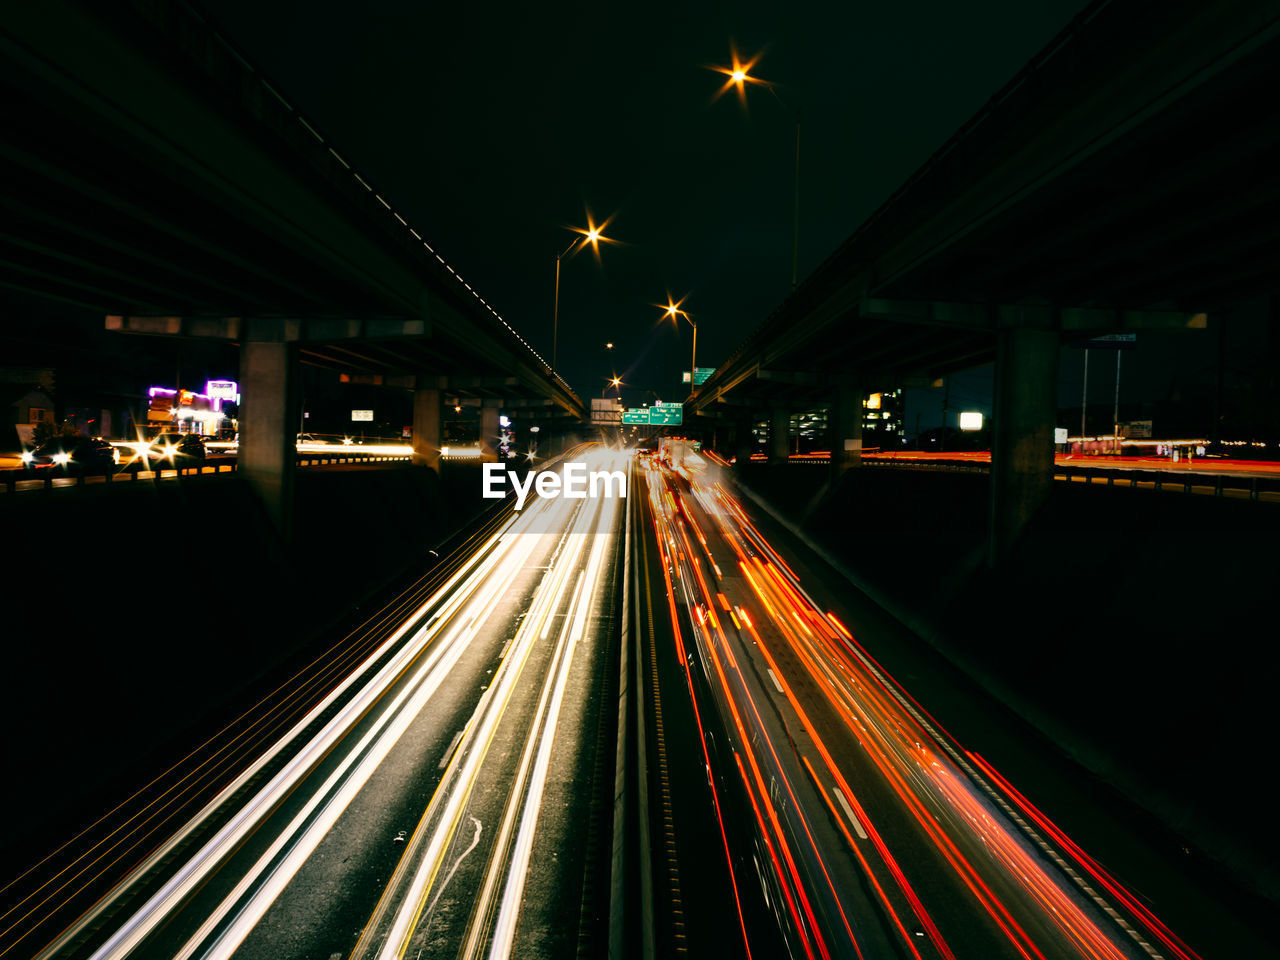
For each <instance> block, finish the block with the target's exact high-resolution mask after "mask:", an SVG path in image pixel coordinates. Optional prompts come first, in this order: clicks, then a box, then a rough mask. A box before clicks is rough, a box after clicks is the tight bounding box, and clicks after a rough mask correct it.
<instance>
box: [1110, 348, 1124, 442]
mask: <svg viewBox="0 0 1280 960" xmlns="http://www.w3.org/2000/svg"><path fill="white" fill-rule="evenodd" d="M1122 353H1123V351H1121V350H1116V408H1115V413H1114V415H1113V416H1112V418H1111V422H1112V424H1114V426H1113V427H1112V429H1111V435H1112V436H1113V437H1114V438H1115V439H1114V443H1115V451H1116V453H1119V452H1120V357H1121V356H1122Z"/></svg>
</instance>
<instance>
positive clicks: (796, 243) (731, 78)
mask: <svg viewBox="0 0 1280 960" xmlns="http://www.w3.org/2000/svg"><path fill="white" fill-rule="evenodd" d="M731 56H732V58H733V66H732V67H712V68H711V69H712V70H714V71H716V72H717V73H722V74H724V75H725V76H726V77H728V79H727V80H726V81H725V84H724V86H723V87H721V88H720V90H719V91H718V92H717V93H716V99H719V98H720V97H721V96H723V95H724V94H725V93H726V92H728V91H729V90H730V89H731V88H736V89H737V91H738V100H739V101H740V102H741V103H742V105H743V106H744V107H745V106H746V104H747V84H753V85H755V86H757V87H764V88H765V89H767V90H768V91H769V92H770V93H772V94H773V98H774V99H775V100H777V101H778V102H779V103H780V104H782V106H783V108H784V109H786V110H789V111H790V112H791V113H793V114H794V115H795V118H796V170H795V203H794V205H793V210H792V219H791V289H792V290H794V289H795V288H796V269H797V265H798V262H799V259H800V108H799V107H795V106H792V105H791V104H789V103H787V102H786V101H785V100H783V99H782V95H781V94H779V93H778V88H777V87H776V86H774V84H772V83H770V82H769V81H768V80H761V79H760V78H759V77H753V76H752V75H751V69H752V68H753V67H754V66H755V65H756V62H757V61H758V60H759V59H760V54H756V55H755V56H754V57H752V58H751V59H750V60H747V61H746V62H743V61H742V60H740V59H739V58H738V52H737V51H736V50H732V51H731Z"/></svg>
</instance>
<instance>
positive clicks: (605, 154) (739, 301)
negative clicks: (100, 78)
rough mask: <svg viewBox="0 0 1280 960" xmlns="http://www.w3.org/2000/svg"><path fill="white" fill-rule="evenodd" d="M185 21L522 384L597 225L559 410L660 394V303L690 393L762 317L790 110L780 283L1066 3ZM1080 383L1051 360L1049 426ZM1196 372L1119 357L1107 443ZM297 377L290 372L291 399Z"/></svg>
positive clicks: (1011, 71)
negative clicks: (697, 370)
mask: <svg viewBox="0 0 1280 960" xmlns="http://www.w3.org/2000/svg"><path fill="white" fill-rule="evenodd" d="M198 6H199V7H200V9H203V10H205V11H206V12H207V14H208V16H209V17H210V18H211V19H212V20H213V21H214V23H215V24H216V25H217V26H218V27H219V28H220V29H221V30H222V31H223V32H224V33H225V35H226V36H227V38H228V39H229V40H230V41H231V43H232V44H233V45H234V46H236V47H237V48H238V49H240V50H241V51H242V53H243V54H244V55H245V56H246V57H247V58H248V59H249V60H250V62H252V63H253V64H254V65H255V66H256V67H257V68H259V69H260V70H261V71H262V73H263V74H264V75H265V76H266V77H267V79H268V80H269V81H270V82H271V83H272V84H273V85H274V86H275V87H277V88H278V89H279V90H280V91H281V92H282V93H283V94H284V96H285V97H286V98H287V99H289V100H290V101H291V102H292V103H293V104H294V106H295V107H296V108H297V109H298V110H299V111H300V112H301V113H302V114H303V115H304V116H305V117H307V118H308V119H309V121H310V122H311V123H312V124H313V125H314V126H315V127H316V128H318V129H319V130H320V132H321V133H322V134H323V135H324V137H325V138H326V140H327V141H329V142H330V143H333V144H334V145H335V146H336V147H337V149H338V150H339V151H340V152H341V153H342V154H343V155H344V157H346V159H348V160H349V161H350V162H351V163H352V164H353V165H354V167H355V168H356V169H357V170H358V171H359V172H360V173H361V174H362V175H363V177H364V178H365V179H366V180H367V181H369V182H370V183H371V184H372V185H373V187H374V189H375V190H377V191H378V192H379V193H380V194H382V195H383V196H386V197H387V198H388V199H389V200H390V202H391V203H392V205H393V206H394V207H395V209H396V210H397V211H399V212H400V213H402V214H403V215H404V216H405V217H406V218H407V219H408V220H409V222H410V223H411V224H412V225H413V226H414V227H415V228H416V229H417V230H418V232H419V233H421V234H422V235H423V236H424V237H425V238H426V239H427V240H428V242H429V243H430V244H431V245H432V247H434V248H435V249H436V250H438V251H439V252H440V253H441V254H442V255H443V256H444V257H445V258H446V259H447V260H448V262H449V263H450V264H451V265H452V266H453V267H454V268H455V269H456V270H457V271H458V273H459V274H460V275H461V276H462V277H463V278H465V279H466V280H467V281H468V282H469V283H470V284H471V285H472V286H473V287H474V288H475V289H476V290H477V291H478V292H479V293H480V294H481V296H483V297H484V298H485V299H486V300H487V301H488V302H489V303H490V304H491V305H493V306H494V307H495V308H496V309H497V310H498V311H499V313H501V314H502V316H503V317H504V318H505V319H506V320H507V321H508V322H510V323H511V324H512V325H513V326H515V327H516V329H518V330H519V331H520V332H521V333H522V334H523V335H524V336H525V338H526V339H527V340H529V341H530V342H531V343H532V344H533V345H534V346H535V348H536V349H538V350H539V352H540V353H541V354H542V355H543V356H544V357H546V358H547V359H550V358H551V355H552V317H553V313H552V310H553V297H554V279H555V258H556V254H557V253H558V252H561V251H563V250H564V249H565V247H566V246H568V245H569V243H570V242H571V241H572V240H573V239H574V237H575V236H577V234H575V233H573V232H572V231H571V229H570V228H572V227H584V226H586V224H587V219H588V215H590V216H591V217H592V218H593V219H594V222H595V223H597V224H599V223H601V222H603V221H607V222H608V226H607V229H606V236H609V237H613V238H615V239H616V240H618V241H620V242H619V243H618V244H616V245H606V246H604V247H602V249H601V251H600V257H599V259H598V260H597V259H596V257H595V256H593V254H592V252H591V251H590V250H587V251H584V252H582V253H579V254H578V255H576V256H575V257H574V258H572V259H569V260H566V261H565V262H564V263H563V264H562V276H561V288H560V294H561V299H560V338H559V364H558V366H559V369H560V370H561V372H562V374H563V375H564V376H565V378H566V379H567V380H568V381H569V383H570V384H571V385H572V386H573V387H574V388H575V389H576V390H577V392H578V393H579V395H580V396H581V397H583V398H584V400H585V399H589V398H590V397H592V396H599V395H600V391H601V389H602V388H604V387H605V386H606V383H607V379H608V378H609V377H610V376H611V375H612V374H614V373H616V374H617V375H619V376H621V377H622V378H623V381H624V382H625V384H626V385H627V386H626V388H625V389H624V393H623V396H624V399H625V401H626V402H627V403H629V404H633V405H634V404H639V403H640V402H642V401H646V400H647V401H652V400H653V399H655V398H656V397H660V398H661V399H664V400H674V399H681V398H683V397H684V396H685V395H686V391H687V389H688V388H687V387H684V386H681V385H680V383H679V381H680V374H681V371H682V370H685V369H687V368H688V364H689V351H690V333H691V331H690V328H689V327H688V325H687V324H685V323H683V322H681V323H680V325H679V327H678V328H677V327H676V326H675V325H674V324H673V323H672V322H671V321H670V320H665V321H664V320H663V319H661V311H660V310H659V309H658V308H657V307H655V306H654V304H658V303H664V302H665V301H666V298H667V296H668V294H670V295H671V296H673V297H674V298H676V299H681V298H683V308H684V309H686V310H688V311H689V312H690V313H691V314H692V316H693V317H694V319H695V320H696V321H697V322H698V325H699V327H698V330H699V337H698V365H699V366H710V367H713V366H717V365H718V364H719V363H720V362H721V361H723V360H724V359H725V357H727V355H728V354H729V353H730V352H732V350H733V349H734V348H735V347H736V346H737V345H738V344H739V343H740V342H741V341H742V340H743V338H744V337H745V336H746V335H747V334H748V333H749V332H750V331H751V330H752V329H754V328H755V327H756V326H757V325H758V324H760V323H761V322H762V321H763V320H764V319H765V318H766V317H767V316H768V315H769V314H770V313H771V312H772V310H773V309H774V308H775V307H777V306H778V304H779V303H780V302H781V301H782V300H783V299H784V298H785V297H786V295H787V294H788V293H789V290H790V277H791V246H792V210H793V207H792V203H793V189H794V180H793V175H794V151H795V125H794V124H795V113H794V112H793V110H794V109H797V108H798V109H799V110H800V111H801V115H802V117H803V124H802V138H801V159H800V172H801V176H800V181H801V182H800V230H799V237H800V240H799V276H800V279H801V280H802V281H803V279H804V277H805V276H806V275H807V274H808V273H809V272H810V271H811V270H813V269H814V268H815V267H816V266H818V265H819V264H820V263H821V262H822V261H823V260H824V259H825V258H826V257H828V256H829V255H830V254H831V253H832V252H834V250H835V249H836V247H837V246H838V245H839V244H840V243H841V242H842V241H843V240H844V239H846V238H847V237H848V236H849V235H850V234H852V233H853V232H854V231H855V230H856V229H857V227H858V226H859V225H860V224H861V223H862V222H863V221H864V220H865V219H866V217H867V216H868V215H869V214H871V213H872V212H873V211H874V210H875V209H876V208H877V207H879V206H880V205H881V204H882V203H883V202H884V201H885V200H886V199H887V198H888V197H889V196H890V195H891V194H892V193H893V191H894V190H895V189H896V188H897V187H898V186H899V185H900V184H901V183H902V182H903V181H905V180H906V179H907V178H908V177H909V176H910V175H911V173H912V172H913V171H914V170H915V169H916V168H918V167H919V166H920V165H921V164H922V163H924V161H925V160H927V158H928V157H929V156H930V155H931V153H932V152H933V151H935V150H936V149H937V148H938V147H939V146H941V145H942V144H943V143H944V142H945V141H946V140H947V138H948V137H949V136H950V135H951V134H952V133H953V132H954V131H955V130H956V129H957V128H958V127H959V126H961V125H962V124H963V123H964V122H965V121H966V120H967V119H968V118H969V117H970V116H972V115H973V114H974V113H975V112H976V111H978V110H979V108H980V107H981V106H982V105H983V103H984V102H985V101H986V100H987V99H988V98H990V97H991V96H992V95H993V94H995V93H996V92H997V91H998V90H999V89H1000V88H1001V87H1002V86H1004V85H1005V84H1006V83H1007V82H1008V81H1009V80H1010V79H1011V78H1012V77H1013V76H1014V75H1015V74H1016V73H1017V71H1018V70H1019V69H1020V68H1021V67H1022V66H1023V65H1024V64H1025V63H1026V62H1027V61H1028V60H1029V59H1030V58H1031V57H1033V56H1034V55H1035V54H1036V53H1037V52H1038V51H1040V50H1041V49H1042V48H1043V47H1044V46H1045V45H1046V44H1047V43H1048V42H1049V41H1050V40H1051V39H1052V38H1053V37H1054V36H1055V35H1056V34H1057V33H1058V32H1059V31H1060V30H1062V29H1063V28H1064V27H1065V26H1066V25H1067V24H1068V23H1069V22H1070V20H1071V18H1072V17H1073V16H1075V15H1076V14H1077V13H1078V12H1079V10H1080V9H1082V7H1083V6H1084V4H1083V3H1081V2H1079V0H1046V2H1041V3H1035V4H1028V3H1019V2H1014V0H984V2H983V3H981V4H977V5H968V6H962V5H956V4H951V3H940V2H934V3H894V4H825V3H824V4H816V3H815V4H808V3H788V4H778V3H768V4H766V3H743V4H735V5H728V4H724V5H717V4H705V3H699V4H687V3H671V4H657V3H645V4H643V5H640V4H637V5H634V6H622V5H617V4H613V5H598V6H596V5H578V4H562V5H551V6H547V5H523V4H519V5H518V4H500V5H493V4H489V5H483V4H466V5H458V6H445V5H443V4H427V3H407V2H392V0H379V2H374V3H370V4H366V5H364V6H362V7H361V8H360V9H359V11H356V9H355V8H353V7H351V6H350V5H349V4H337V3H332V2H305V3H304V2H300V0H298V2H285V0H275V2H272V3H269V4H263V3H261V2H258V0H203V2H199V3H198ZM735 50H736V52H737V54H738V56H739V57H740V58H741V60H742V61H743V62H753V63H754V66H753V67H752V70H751V72H752V75H754V76H757V77H759V78H761V79H763V80H766V81H769V82H771V83H773V84H774V85H775V88H776V90H777V94H778V97H775V96H773V95H772V94H771V93H770V92H769V90H768V89H766V88H764V87H759V86H755V87H748V88H747V91H746V93H747V97H746V102H745V104H744V103H742V102H740V100H739V97H738V95H737V91H736V89H729V90H728V91H727V92H726V91H725V88H726V86H727V84H726V79H727V78H726V77H725V76H724V75H723V74H721V73H718V72H716V71H715V69H712V68H715V67H726V66H728V65H730V64H731V63H732V59H733V54H734V51H735ZM721 93H723V95H722V96H718V94H721ZM3 308H4V310H5V312H6V314H7V316H8V317H9V318H11V319H12V318H21V317H26V318H29V319H37V320H38V321H39V322H38V323H37V324H30V323H28V324H25V325H23V324H13V325H10V324H6V325H4V329H3V330H2V331H0V353H3V354H4V355H5V357H6V358H10V357H11V358H13V359H12V360H8V359H6V362H16V363H19V364H27V365H33V366H56V367H59V368H60V369H62V370H65V371H70V370H71V369H72V368H73V367H75V366H77V365H78V366H80V367H81V368H85V369H102V368H104V367H110V368H111V369H113V370H126V369H127V370H130V371H134V372H141V371H142V370H143V369H144V368H145V369H146V371H147V374H146V375H147V378H148V381H149V383H151V382H155V383H165V384H172V383H173V381H174V379H175V377H177V376H181V377H182V379H183V381H184V382H183V384H182V385H183V386H189V387H190V386H194V387H197V388H198V387H201V386H202V385H203V383H204V380H205V378H207V377H231V378H234V377H236V376H237V358H236V354H235V351H234V350H232V349H228V348H215V347H212V346H210V345H207V344H196V343H174V342H169V341H157V340H140V339H137V338H131V337H119V336H116V335H107V334H105V333H103V331H102V321H101V317H100V316H96V315H95V316H78V317H77V316H69V315H64V314H65V311H64V310H63V309H62V308H58V307H51V306H50V305H48V304H37V303H32V302H28V301H25V300H23V299H22V298H21V297H20V296H18V295H15V294H11V293H9V294H5V295H4V302H3ZM1263 318H1264V312H1263V308H1262V306H1261V305H1260V304H1256V303H1255V304H1244V305H1242V306H1241V308H1240V309H1239V310H1238V311H1236V313H1235V314H1233V315H1232V316H1231V317H1230V318H1229V319H1230V324H1229V336H1228V337H1227V340H1226V351H1225V354H1224V359H1225V363H1224V373H1225V379H1226V383H1227V388H1228V393H1230V390H1231V388H1232V385H1233V384H1234V383H1236V382H1237V381H1239V382H1245V381H1247V380H1248V379H1249V377H1251V376H1253V377H1254V378H1255V379H1256V376H1257V374H1256V371H1255V370H1254V369H1253V368H1254V367H1256V365H1257V360H1258V358H1259V357H1263V356H1267V355H1268V348H1267V347H1266V344H1265V324H1264V323H1263ZM1220 319H1221V318H1220V317H1217V316H1215V317H1213V318H1212V319H1211V325H1212V324H1214V323H1217V322H1218V321H1219V320H1220ZM608 341H612V342H613V343H614V345H615V346H614V349H613V350H612V351H606V349H605V346H604V345H605V343H606V342H608ZM1082 359H1083V356H1082V353H1081V351H1079V350H1075V349H1064V350H1063V351H1062V355H1061V363H1060V389H1059V403H1060V406H1061V407H1062V408H1063V414H1062V416H1063V417H1066V418H1071V415H1070V414H1069V412H1068V411H1069V410H1070V409H1071V408H1076V409H1078V407H1079V403H1080V392H1081V365H1082ZM1114 366H1115V357H1114V354H1109V355H1105V356H1104V355H1098V354H1096V353H1095V354H1094V355H1093V357H1092V360H1091V369H1090V378H1089V403H1090V406H1091V408H1093V407H1095V406H1096V407H1097V410H1098V414H1099V415H1100V416H1101V417H1102V419H1103V420H1107V418H1108V417H1109V411H1110V407H1111V404H1112V402H1113V399H1114V389H1115V380H1114ZM1104 368H1105V369H1104ZM459 372H460V373H465V372H466V371H459ZM1217 373H1218V351H1217V338H1216V334H1215V333H1214V332H1213V330H1212V329H1211V330H1209V331H1198V332H1194V333H1186V334H1181V335H1179V334H1163V335H1162V334H1143V335H1142V336H1141V337H1140V338H1139V342H1138V345H1137V349H1135V350H1131V351H1127V352H1126V353H1125V356H1124V361H1123V376H1122V401H1123V404H1124V406H1125V408H1133V409H1132V410H1131V411H1130V412H1129V413H1125V414H1122V419H1124V418H1126V417H1127V416H1134V417H1137V416H1143V415H1146V414H1144V413H1143V411H1142V409H1141V408H1140V407H1139V404H1142V403H1147V404H1150V403H1151V402H1153V401H1162V400H1167V399H1168V398H1170V397H1173V396H1176V395H1179V394H1181V395H1182V396H1183V397H1184V398H1186V397H1189V396H1193V397H1195V398H1196V399H1195V400H1194V402H1193V403H1192V405H1191V406H1192V408H1193V409H1195V408H1197V407H1198V408H1206V409H1207V407H1208V406H1211V405H1212V401H1211V400H1206V399H1205V398H1211V397H1212V395H1213V393H1214V389H1215V380H1216V377H1217ZM324 376H325V375H324V374H322V373H320V372H318V371H310V372H309V373H308V376H307V379H306V382H305V383H304V391H305V392H307V393H308V394H309V395H310V397H312V398H314V397H317V396H318V395H319V394H320V393H323V392H324V390H325V389H326V384H325V383H323V382H321V381H322V380H323V379H324ZM72 379H73V377H72V376H67V377H66V378H64V381H65V382H71V380H72ZM951 380H952V382H951V386H950V398H951V399H950V410H951V415H952V417H953V418H954V417H955V416H956V414H957V413H958V412H959V411H960V410H962V409H971V410H980V411H983V412H984V413H987V414H990V412H991V386H992V374H991V368H990V367H986V368H979V369H976V370H972V371H966V372H961V373H958V374H956V375H954V376H953V377H952V378H951ZM334 389H335V390H336V387H335V388H334ZM399 399H402V398H397V400H396V402H399ZM405 404H407V400H405V401H404V403H401V404H400V406H404V407H405V410H407V409H408V408H407V406H405ZM941 407H942V391H940V390H932V391H923V390H911V391H908V392H907V409H906V412H905V425H906V428H907V432H908V434H909V435H914V433H915V432H916V427H917V425H919V427H920V428H921V429H925V430H927V429H929V428H930V427H931V426H936V425H937V424H938V422H939V420H940V415H941ZM397 415H399V416H405V415H407V414H405V413H404V412H403V411H401V412H400V413H399V414H397ZM1108 422H1109V421H1108ZM341 428H342V424H329V425H327V426H326V425H325V424H317V423H313V424H312V425H311V426H310V429H314V430H319V431H321V432H323V431H325V430H336V429H341ZM1156 431H1157V434H1160V433H1161V432H1162V431H1161V428H1160V425H1159V423H1157V425H1156Z"/></svg>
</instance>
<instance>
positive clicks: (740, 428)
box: [732, 415, 755, 470]
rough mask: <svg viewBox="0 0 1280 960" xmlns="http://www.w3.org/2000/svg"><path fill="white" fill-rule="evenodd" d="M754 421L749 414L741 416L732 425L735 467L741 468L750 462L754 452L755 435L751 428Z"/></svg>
mask: <svg viewBox="0 0 1280 960" xmlns="http://www.w3.org/2000/svg"><path fill="white" fill-rule="evenodd" d="M753 426H754V423H753V422H752V420H751V417H749V416H745V415H744V416H742V417H740V418H739V419H738V421H737V422H736V423H735V424H734V426H733V450H732V453H733V455H734V457H736V458H737V467H738V469H739V470H741V469H742V468H743V467H745V466H746V465H747V464H748V463H750V462H751V454H752V453H753V452H755V437H754V436H753V435H752V433H751V430H752V427H753Z"/></svg>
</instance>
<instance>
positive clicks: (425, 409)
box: [413, 381, 440, 470]
mask: <svg viewBox="0 0 1280 960" xmlns="http://www.w3.org/2000/svg"><path fill="white" fill-rule="evenodd" d="M429 382H430V381H429ZM413 462H414V463H418V464H424V465H425V466H428V467H430V468H431V469H432V470H439V469H440V388H439V387H438V386H430V385H424V384H421V383H420V384H419V385H418V386H417V388H416V389H415V390H414V391H413Z"/></svg>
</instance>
